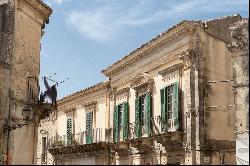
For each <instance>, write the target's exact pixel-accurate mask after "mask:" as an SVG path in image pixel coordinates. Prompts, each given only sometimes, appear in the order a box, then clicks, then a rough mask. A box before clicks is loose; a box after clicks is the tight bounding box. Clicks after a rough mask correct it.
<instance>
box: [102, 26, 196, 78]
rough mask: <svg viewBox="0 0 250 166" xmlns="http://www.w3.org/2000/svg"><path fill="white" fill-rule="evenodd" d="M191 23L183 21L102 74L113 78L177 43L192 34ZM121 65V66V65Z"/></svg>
mask: <svg viewBox="0 0 250 166" xmlns="http://www.w3.org/2000/svg"><path fill="white" fill-rule="evenodd" d="M190 25H191V23H190V22H187V21H183V22H181V23H179V24H177V25H176V26H174V27H172V28H170V29H169V30H168V31H166V32H165V33H164V35H160V36H157V37H156V38H154V39H152V40H151V41H149V42H148V43H146V44H144V45H142V46H141V47H140V48H137V49H136V50H135V51H133V52H131V53H130V54H129V55H127V56H125V57H124V58H122V59H121V60H119V61H117V62H115V63H114V64H113V65H111V66H110V67H108V68H107V69H105V70H102V73H103V74H104V75H106V76H111V75H113V74H114V73H116V72H118V71H120V70H121V69H123V68H125V67H126V66H128V65H129V64H131V63H133V62H135V61H138V60H139V59H141V58H142V57H144V56H146V55H149V54H151V53H152V52H153V51H155V50H157V49H159V48H162V47H163V46H165V45H166V44H171V43H173V42H175V39H176V38H178V37H179V36H183V34H187V33H190V32H192V31H190V28H191V26H190ZM119 63H120V64H119Z"/></svg>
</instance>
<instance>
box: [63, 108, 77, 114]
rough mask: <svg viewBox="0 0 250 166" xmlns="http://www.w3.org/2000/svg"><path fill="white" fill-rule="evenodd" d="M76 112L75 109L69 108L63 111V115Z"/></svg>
mask: <svg viewBox="0 0 250 166" xmlns="http://www.w3.org/2000/svg"><path fill="white" fill-rule="evenodd" d="M75 110H76V107H69V108H66V109H64V110H63V112H64V113H69V112H73V111H75Z"/></svg>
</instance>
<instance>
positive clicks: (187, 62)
mask: <svg viewBox="0 0 250 166" xmlns="http://www.w3.org/2000/svg"><path fill="white" fill-rule="evenodd" d="M196 52H197V50H196V49H187V50H186V51H183V52H182V53H180V54H179V58H180V60H183V64H184V70H187V69H190V68H191V65H192V58H193V57H194V56H195V55H196Z"/></svg>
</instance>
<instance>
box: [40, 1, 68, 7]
mask: <svg viewBox="0 0 250 166" xmlns="http://www.w3.org/2000/svg"><path fill="white" fill-rule="evenodd" d="M70 1H71V0H45V1H44V2H45V3H46V4H48V5H49V6H53V4H58V5H61V4H63V3H66V2H70Z"/></svg>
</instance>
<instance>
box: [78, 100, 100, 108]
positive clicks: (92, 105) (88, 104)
mask: <svg viewBox="0 0 250 166" xmlns="http://www.w3.org/2000/svg"><path fill="white" fill-rule="evenodd" d="M96 104H97V101H89V102H86V103H82V104H81V105H82V106H83V107H95V106H96Z"/></svg>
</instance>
